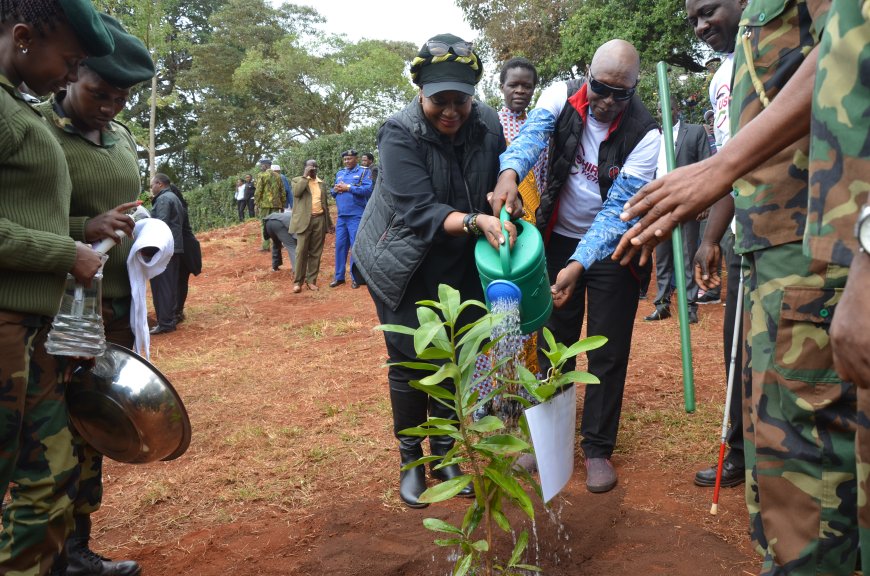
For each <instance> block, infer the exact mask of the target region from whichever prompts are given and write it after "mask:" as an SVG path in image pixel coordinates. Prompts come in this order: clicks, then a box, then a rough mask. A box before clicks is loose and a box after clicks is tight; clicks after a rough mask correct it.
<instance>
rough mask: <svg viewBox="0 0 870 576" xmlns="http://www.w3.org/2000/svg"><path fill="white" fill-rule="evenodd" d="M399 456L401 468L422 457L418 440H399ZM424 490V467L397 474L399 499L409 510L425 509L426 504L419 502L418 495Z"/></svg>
mask: <svg viewBox="0 0 870 576" xmlns="http://www.w3.org/2000/svg"><path fill="white" fill-rule="evenodd" d="M399 454H400V455H401V456H402V466H404V465H405V464H410V463H411V462H414V461H415V460H419V459H420V458H422V457H423V447H422V446H420V439H419V438H410V437H401V438H399ZM425 490H426V470H425V466H424V465H420V466H415V467H414V468H410V469H408V470H402V471H401V472H399V497H401V498H402V502H404V503H405V504H406V505H407V506H408V507H409V508H425V507H426V506H428V504H425V503H423V502H420V501H419V498H420V494H422V493H423V492H424V491H425Z"/></svg>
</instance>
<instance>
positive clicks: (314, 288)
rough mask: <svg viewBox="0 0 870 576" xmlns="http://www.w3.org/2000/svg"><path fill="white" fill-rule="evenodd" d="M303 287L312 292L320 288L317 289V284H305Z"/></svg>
mask: <svg viewBox="0 0 870 576" xmlns="http://www.w3.org/2000/svg"><path fill="white" fill-rule="evenodd" d="M305 286H306V287H307V288H308V289H309V290H312V291H314V292H317V291H318V290H320V288H318V287H317V284H308V283H306V284H305Z"/></svg>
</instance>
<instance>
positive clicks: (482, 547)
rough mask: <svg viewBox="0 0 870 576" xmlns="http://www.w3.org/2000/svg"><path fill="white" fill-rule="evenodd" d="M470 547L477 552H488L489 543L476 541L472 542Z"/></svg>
mask: <svg viewBox="0 0 870 576" xmlns="http://www.w3.org/2000/svg"><path fill="white" fill-rule="evenodd" d="M471 547H472V548H474V549H475V550H477V551H478V552H488V551H489V542H487V541H486V540H478V541H477V542H473V543H472V544H471Z"/></svg>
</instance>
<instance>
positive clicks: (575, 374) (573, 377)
mask: <svg viewBox="0 0 870 576" xmlns="http://www.w3.org/2000/svg"><path fill="white" fill-rule="evenodd" d="M574 382H577V383H578V384H601V380H599V379H598V377H597V376H595V375H593V374H590V373H589V372H583V371H582V370H572V371H571V372H565V373H564V374H562V375H561V376H559V377H558V378H556V381H555V382H554V384H556V385H557V386H564V385H565V384H572V383H574Z"/></svg>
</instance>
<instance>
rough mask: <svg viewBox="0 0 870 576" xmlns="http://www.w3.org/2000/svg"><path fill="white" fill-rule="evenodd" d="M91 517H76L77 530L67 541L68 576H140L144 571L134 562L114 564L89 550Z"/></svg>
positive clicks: (126, 561)
mask: <svg viewBox="0 0 870 576" xmlns="http://www.w3.org/2000/svg"><path fill="white" fill-rule="evenodd" d="M90 539H91V517H90V516H89V515H87V514H82V515H78V514H77V515H76V516H75V530H74V531H73V533H72V535H71V536H70V537H69V538H68V539H67V541H66V556H67V568H66V574H67V576H139V574H141V573H142V569H141V568H140V567H139V564H137V563H136V562H134V561H132V560H124V561H121V562H113V561H112V560H109V559H108V558H103V557H102V556H100V555H99V554H97V553H96V552H93V551H92V550H91V549H90V548H88V541H89V540H90Z"/></svg>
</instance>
